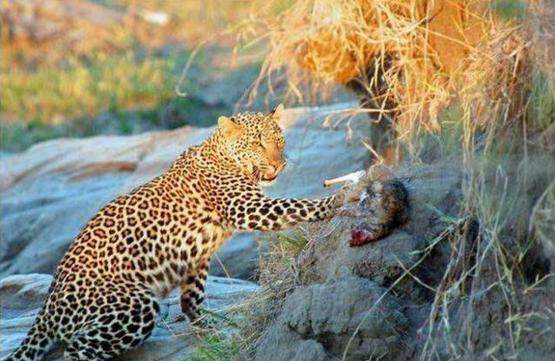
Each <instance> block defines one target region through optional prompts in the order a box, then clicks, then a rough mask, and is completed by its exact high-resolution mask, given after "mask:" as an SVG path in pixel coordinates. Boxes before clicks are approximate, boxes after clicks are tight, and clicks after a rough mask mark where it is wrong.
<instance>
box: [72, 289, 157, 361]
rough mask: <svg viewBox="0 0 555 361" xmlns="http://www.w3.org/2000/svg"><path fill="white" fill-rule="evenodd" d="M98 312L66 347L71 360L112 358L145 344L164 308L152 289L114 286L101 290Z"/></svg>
mask: <svg viewBox="0 0 555 361" xmlns="http://www.w3.org/2000/svg"><path fill="white" fill-rule="evenodd" d="M101 291H102V292H101V293H104V292H105V294H104V295H103V296H102V297H99V298H97V299H96V302H95V306H96V308H95V309H96V312H95V314H92V315H88V316H87V319H88V321H87V322H86V323H84V324H83V326H82V327H81V328H80V330H78V331H77V332H75V333H74V334H73V336H72V337H71V339H70V342H69V344H68V346H67V348H66V350H65V353H64V358H65V360H67V361H76V360H112V359H113V358H115V357H117V356H119V355H121V354H122V353H124V352H126V351H128V350H131V349H133V348H136V347H138V346H139V345H141V344H142V343H143V342H144V341H145V340H146V339H147V338H148V337H149V336H150V334H151V333H152V331H153V329H154V326H155V322H156V318H157V317H158V314H159V311H160V308H159V305H158V302H157V301H156V299H155V298H154V296H153V295H151V294H150V293H149V292H147V291H144V290H133V289H128V292H126V293H125V294H122V293H121V292H117V291H115V290H114V289H113V288H112V287H107V288H106V289H105V290H101Z"/></svg>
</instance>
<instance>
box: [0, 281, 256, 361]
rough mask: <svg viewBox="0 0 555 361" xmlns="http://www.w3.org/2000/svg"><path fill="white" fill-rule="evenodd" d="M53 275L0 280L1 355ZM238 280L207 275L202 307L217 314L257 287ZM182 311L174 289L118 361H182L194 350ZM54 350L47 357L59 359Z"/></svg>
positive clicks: (26, 324)
mask: <svg viewBox="0 0 555 361" xmlns="http://www.w3.org/2000/svg"><path fill="white" fill-rule="evenodd" d="M51 281H52V276H50V275H45V274H27V275H13V276H9V277H6V278H4V279H2V280H1V281H0V358H3V357H5V356H6V355H7V354H9V353H10V352H11V351H12V350H13V349H14V348H16V347H17V346H18V345H19V344H20V343H21V341H22V340H23V338H24V337H25V335H26V334H27V331H28V330H29V328H30V327H31V324H32V322H33V320H34V319H35V316H36V314H37V312H38V310H39V307H40V306H41V304H42V302H43V301H44V298H45V297H46V292H47V291H48V286H49V285H50V282H51ZM256 287H257V286H256V285H255V284H253V283H251V282H247V281H241V280H233V279H227V278H220V277H212V276H210V277H208V298H207V300H206V303H205V304H204V307H207V308H208V309H210V310H211V311H215V312H218V313H221V312H225V309H226V307H228V306H229V305H232V304H235V303H237V302H239V301H240V300H241V298H243V297H244V296H246V295H247V294H249V293H251V292H253V291H254V290H255V289H256ZM180 314H181V309H180V306H179V294H178V293H176V292H174V293H172V294H171V295H170V296H169V297H168V298H167V299H166V300H164V301H163V303H162V305H161V317H160V319H159V320H158V323H157V325H156V328H155V330H154V333H153V334H152V336H151V337H150V338H149V339H148V340H147V342H146V343H145V344H144V345H143V346H141V347H140V348H138V349H137V350H134V351H131V352H128V353H126V354H125V355H123V356H122V357H121V360H145V361H146V360H152V361H154V360H170V361H174V360H175V361H183V360H184V359H185V357H186V356H187V355H189V354H190V353H191V352H192V351H193V350H194V349H195V342H196V340H197V337H195V336H194V335H193V334H192V333H191V331H190V329H189V325H188V322H187V321H177V320H176V319H177V317H178V316H179V315H180ZM62 359H63V357H62V350H61V349H57V350H53V352H52V353H51V354H50V355H49V357H47V358H46V360H62Z"/></svg>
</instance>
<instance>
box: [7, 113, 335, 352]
mask: <svg viewBox="0 0 555 361" xmlns="http://www.w3.org/2000/svg"><path fill="white" fill-rule="evenodd" d="M282 110H283V107H282V106H279V107H278V108H277V109H276V110H275V111H274V112H272V113H270V114H267V115H264V114H261V113H252V112H248V113H240V114H236V115H234V116H232V117H231V118H226V117H220V119H219V121H218V128H217V129H216V131H215V132H214V133H213V134H212V135H211V136H210V137H209V138H208V139H207V140H206V141H205V142H204V143H202V144H201V145H199V146H194V147H191V148H189V149H188V150H187V151H185V152H184V153H183V154H182V155H181V156H180V157H179V158H178V159H177V160H176V161H175V162H174V163H173V165H172V166H171V167H170V169H169V170H168V171H167V172H166V173H164V174H163V175H161V176H159V177H157V178H155V179H153V180H152V181H150V182H149V183H147V184H145V185H143V186H141V187H138V188H137V189H135V190H133V191H132V192H130V193H129V194H125V195H123V196H121V197H119V198H117V199H115V200H114V201H112V202H110V203H109V204H108V205H106V206H105V207H104V208H103V209H102V210H100V211H99V212H98V214H96V216H94V217H93V218H92V219H91V220H90V221H89V222H88V224H87V225H86V226H85V227H84V228H83V230H82V231H81V233H80V234H79V235H78V236H77V238H76V239H75V240H74V241H73V244H72V245H71V247H70V249H69V250H68V251H67V253H66V254H65V256H64V257H63V259H62V261H61V262H60V264H59V266H58V268H57V271H56V274H55V277H54V281H53V283H52V285H51V287H50V291H49V295H48V297H47V300H46V302H45V304H44V306H43V308H42V310H41V311H40V313H39V315H38V317H37V319H36V320H35V322H34V324H33V326H32V327H31V330H30V332H29V334H28V336H27V338H26V339H25V340H24V342H23V343H22V345H21V346H20V347H19V348H18V349H17V350H16V351H15V352H14V353H12V354H11V355H10V356H9V357H8V360H38V359H40V358H41V357H42V355H44V353H45V352H46V351H47V350H48V349H49V348H50V346H51V345H52V344H53V343H54V342H62V343H65V344H66V345H67V347H66V350H65V354H64V356H65V359H66V360H109V359H112V358H114V357H117V356H118V355H120V354H121V353H123V352H125V351H127V350H129V349H132V348H134V347H137V346H139V345H140V344H142V343H143V342H144V341H145V339H147V338H148V337H149V336H150V334H151V332H152V330H153V329H154V325H155V321H156V318H157V316H158V313H159V303H158V302H159V300H160V299H161V298H163V297H165V296H166V295H167V294H168V293H169V292H170V291H171V290H173V289H174V288H176V287H181V291H182V295H181V307H182V310H183V312H184V313H185V314H186V315H187V316H188V318H189V319H190V320H191V321H192V322H197V321H198V320H199V311H198V306H199V304H201V303H202V301H203V300H204V292H205V284H206V276H207V273H208V265H209V263H210V257H211V256H212V255H213V254H214V252H215V251H216V250H217V249H218V248H219V247H220V246H221V244H222V243H223V242H224V241H225V240H226V239H228V238H229V237H230V236H231V235H232V233H233V232H234V231H240V230H242V231H251V230H263V231H266V230H280V229H284V228H286V227H289V226H292V225H294V224H297V223H299V222H312V221H318V220H323V219H327V218H330V217H332V216H333V215H334V214H335V213H336V210H337V209H338V208H339V207H340V206H342V205H343V203H345V198H346V195H345V194H346V193H345V192H343V191H341V192H339V193H338V194H336V195H334V196H330V197H328V198H323V199H319V200H308V199H272V198H268V197H266V196H264V194H263V193H262V190H261V185H262V184H264V183H265V182H270V181H273V180H274V179H275V178H276V176H277V175H278V174H279V172H280V171H281V170H282V169H283V167H284V166H285V159H284V156H283V148H284V145H285V141H284V138H283V134H282V131H281V129H280V128H279V126H278V122H277V121H278V120H279V118H280V115H281V112H282Z"/></svg>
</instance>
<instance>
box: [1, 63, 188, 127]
mask: <svg viewBox="0 0 555 361" xmlns="http://www.w3.org/2000/svg"><path fill="white" fill-rule="evenodd" d="M187 56H188V55H187V54H186V53H178V54H175V55H173V56H170V57H168V58H162V57H150V58H143V59H140V58H137V57H136V56H135V54H133V53H132V52H127V53H126V54H118V55H111V56H107V55H105V54H102V53H100V54H98V55H96V56H94V58H92V59H87V60H86V61H82V60H77V59H71V60H70V61H69V62H68V63H67V65H65V66H59V65H52V64H44V65H39V66H38V67H37V69H35V70H34V71H27V70H21V69H17V68H15V70H13V71H9V72H8V71H5V72H3V73H2V74H0V88H1V89H2V102H1V106H0V114H1V116H2V118H3V119H13V120H17V121H23V122H32V121H35V122H40V123H44V124H53V123H61V122H63V121H65V120H68V119H75V118H82V117H86V116H88V117H91V116H94V115H96V114H98V113H100V112H102V111H108V110H111V111H116V110H120V109H128V108H129V107H131V106H134V107H140V106H148V105H152V104H157V103H160V102H164V101H168V100H169V99H170V98H172V97H173V96H174V84H175V81H176V80H175V79H176V76H177V74H178V73H179V70H180V66H179V65H181V64H183V63H184V62H185V61H186V59H187Z"/></svg>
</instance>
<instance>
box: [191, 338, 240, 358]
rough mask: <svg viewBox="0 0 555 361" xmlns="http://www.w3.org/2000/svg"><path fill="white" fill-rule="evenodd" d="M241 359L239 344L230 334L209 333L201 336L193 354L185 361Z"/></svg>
mask: <svg viewBox="0 0 555 361" xmlns="http://www.w3.org/2000/svg"><path fill="white" fill-rule="evenodd" d="M231 360H236V361H242V360H245V358H244V357H242V356H241V352H240V348H239V344H238V343H237V342H236V341H235V340H233V339H232V338H231V337H230V336H223V335H217V334H216V335H209V336H205V337H202V338H201V340H200V345H199V346H198V349H197V351H196V353H195V354H193V355H191V356H189V357H187V358H186V359H185V361H231Z"/></svg>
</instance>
